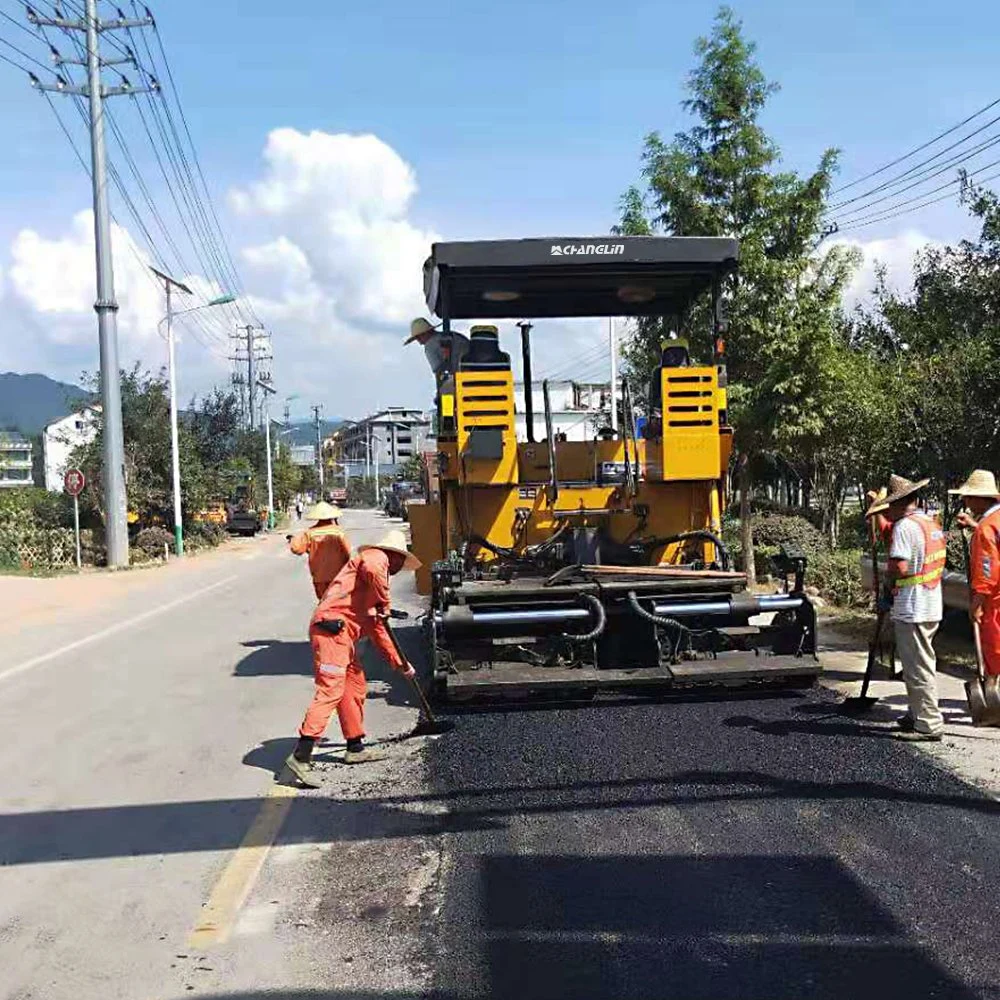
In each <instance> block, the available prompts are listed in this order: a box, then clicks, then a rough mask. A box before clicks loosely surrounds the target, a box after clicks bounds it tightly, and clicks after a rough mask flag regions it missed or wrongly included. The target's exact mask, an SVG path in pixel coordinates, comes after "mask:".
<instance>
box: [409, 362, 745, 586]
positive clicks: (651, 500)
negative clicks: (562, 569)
mask: <svg viewBox="0 0 1000 1000" xmlns="http://www.w3.org/2000/svg"><path fill="white" fill-rule="evenodd" d="M659 377H660V378H661V379H662V385H663V399H664V401H665V405H664V410H663V421H662V424H663V433H662V435H661V436H659V437H656V438H651V439H644V438H638V439H635V440H631V441H629V440H610V441H609V440H593V441H561V442H553V447H554V451H555V479H556V483H557V486H556V488H555V490H554V489H553V486H552V481H551V469H552V466H551V464H550V457H549V444H548V442H546V441H541V442H524V441H522V442H518V441H517V440H516V438H515V409H514V382H513V377H512V375H511V373H510V372H487V373H481V372H459V373H458V374H457V375H456V376H455V380H454V394H451V393H444V394H442V396H441V397H440V402H439V406H440V412H439V422H441V423H444V422H446V421H447V418H449V417H453V418H454V425H455V431H454V434H453V436H452V437H451V439H450V440H448V439H446V438H442V439H439V451H438V461H439V473H440V481H441V500H440V502H438V503H427V504H420V505H419V513H417V520H413V515H414V512H416V510H417V508H416V507H414V508H411V533H412V537H413V550H414V552H415V554H416V555H417V556H418V557H419V558H420V560H421V561H422V562H423V563H424V565H425V567H426V566H429V565H431V564H432V563H433V562H435V561H437V560H439V559H443V558H444V557H445V556H446V555H447V553H448V552H451V551H457V550H458V549H460V548H461V547H462V544H463V541H465V540H466V539H468V538H470V537H476V538H480V539H482V540H484V541H485V542H486V543H488V545H491V546H495V547H499V548H503V549H514V550H515V551H516V550H517V549H518V548H522V549H523V548H526V547H530V546H534V545H539V544H541V543H543V542H545V541H546V540H547V539H549V538H551V536H552V535H553V533H554V532H555V531H556V530H557V529H558V528H559V527H560V526H562V525H563V524H568V525H569V526H571V527H582V528H595V529H600V530H602V532H604V533H606V535H607V536H608V537H609V538H611V539H612V540H613V541H616V542H620V543H622V544H624V543H626V542H627V541H628V540H630V539H632V538H635V537H637V536H640V537H647V536H648V537H665V536H670V535H678V534H682V533H684V532H688V531H692V530H707V531H711V532H713V533H715V534H718V533H719V532H720V531H721V529H722V524H721V512H722V509H723V505H724V489H725V479H726V467H727V465H728V462H729V451H730V446H729V443H730V441H731V431H730V429H729V428H728V427H727V426H725V424H724V422H723V416H724V413H725V408H726V392H725V389H723V388H720V387H719V379H718V372H717V370H716V369H715V368H714V367H699V368H676V369H675V368H663V369H661V370H660V373H659ZM481 430H489V431H493V432H495V437H496V436H498V437H499V441H500V444H501V446H502V447H501V451H500V453H499V456H498V457H494V458H485V457H478V456H477V455H476V454H475V449H474V447H473V440H474V435H475V433H476V432H477V431H481ZM494 454H496V452H494ZM626 463H628V464H629V465H630V466H631V468H632V469H634V470H637V475H636V477H635V478H636V480H637V482H636V483H635V487H634V489H633V490H632V491H628V490H627V489H626V486H625V485H624V484H622V483H614V484H602V482H601V474H600V473H601V470H602V469H603V468H605V467H607V465H608V464H611V465H614V466H617V467H621V466H624V465H626ZM553 493H555V499H554V501H553V499H552V497H553ZM712 550H713V545H712V543H711V542H708V541H702V540H699V541H697V542H694V543H692V542H683V543H682V542H675V543H672V544H668V545H665V546H662V547H660V548H658V549H656V550H654V551H653V553H652V554H651V559H650V563H649V564H650V565H654V566H656V565H671V564H675V563H678V562H681V561H686V560H689V559H690V558H691V557H692V556H694V557H695V558H697V559H700V560H702V561H704V562H706V563H709V562H711V561H712V559H713V558H714V553H713V551H712ZM476 558H477V559H479V560H481V561H483V562H485V563H488V562H491V561H493V560H494V558H495V555H494V553H493V552H491V550H490V548H489V547H488V546H484V545H480V546H479V551H478V553H477V555H476ZM417 583H418V590H419V592H420V593H422V594H428V593H430V586H431V581H430V575H429V573H428V572H426V571H425V572H423V573H421V574H419V576H418V580H417Z"/></svg>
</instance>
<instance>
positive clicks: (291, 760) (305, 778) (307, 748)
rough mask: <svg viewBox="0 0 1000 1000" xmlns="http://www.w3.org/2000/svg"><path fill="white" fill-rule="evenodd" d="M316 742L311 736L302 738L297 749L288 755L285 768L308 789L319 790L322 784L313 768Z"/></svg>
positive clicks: (296, 746)
mask: <svg viewBox="0 0 1000 1000" xmlns="http://www.w3.org/2000/svg"><path fill="white" fill-rule="evenodd" d="M315 745H316V740H315V739H314V738H313V737H311V736H300V737H299V742H298V743H296V744H295V749H294V750H293V751H292V752H291V753H290V754H289V755H288V759H287V760H286V761H285V767H287V768H288V770H289V771H291V772H292V774H294V775H295V777H296V778H298V779H299V781H301V782H302V784H303V785H305V786H306V788H319V787H320V786H321V784H322V782H321V781H320V780H319V778H318V777H317V776H316V772H315V771H314V770H313V766H312V752H313V747H314V746H315Z"/></svg>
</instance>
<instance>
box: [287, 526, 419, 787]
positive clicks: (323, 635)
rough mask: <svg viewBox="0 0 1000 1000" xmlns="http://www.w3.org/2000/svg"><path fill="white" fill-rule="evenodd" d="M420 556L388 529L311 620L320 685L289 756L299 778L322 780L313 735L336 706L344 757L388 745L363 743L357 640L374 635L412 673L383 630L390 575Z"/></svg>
mask: <svg viewBox="0 0 1000 1000" xmlns="http://www.w3.org/2000/svg"><path fill="white" fill-rule="evenodd" d="M419 566H420V560H419V559H417V557H416V556H415V555H413V553H412V552H409V551H407V548H406V540H405V539H404V538H403V533H402V532H401V531H390V532H389V533H388V534H387V535H386V536H385V538H383V539H382V540H381V541H379V542H376V543H375V544H374V545H362V546H361V547H360V548H359V550H358V554H357V555H356V556H354V557H353V558H352V559H351V560H350V561H349V562H348V563H347V565H346V566H344V568H343V569H342V570H341V571H340V572H339V573H338V574H337V577H336V579H335V580H334V581H333V583H331V584H330V587H329V589H328V590H327V592H326V595H325V596H324V597H323V600H322V601H320V603H319V605H318V607H317V608H316V610H315V612H313V616H312V621H310V623H309V641H310V643H311V645H312V653H313V676H314V678H315V681H316V692H315V694H314V695H313V700H312V704H310V706H309V708H308V709H307V711H306V715H305V718H304V719H303V720H302V725H301V726H300V727H299V741H298V743H297V744H296V746H295V749H294V750H293V751H292V753H291V754H290V755H289V757H288V760H287V761H286V762H285V763H286V764H287V766H288V768H289V770H290V771H291V772H292V773H293V774H294V775H295V777H296V778H298V779H299V781H301V782H302V784H304V785H306V786H307V787H309V788H319V786H320V782H319V781H318V779H317V778H316V776H315V774H314V773H313V769H312V753H313V748H314V747H315V745H316V741H317V740H318V739H319V738H320V737H321V736H322V735H323V733H324V732H325V731H326V727H327V725H328V723H329V721H330V716H331V715H332V714H333V713H334V712H336V713H337V716H338V717H339V719H340V728H341V730H342V731H343V733H344V739H345V740H347V751H346V753H345V754H344V763H345V764H361V763H364V762H366V761H371V760H379V759H381V758H382V757H384V756H385V754H384V752H382V751H379V750H374V749H372V748H370V747H366V746H365V743H364V739H365V694H366V688H367V685H366V681H365V674H364V670H363V669H362V667H361V664H360V662H359V661H358V656H357V643H358V640H359V639H360V638H361V637H362V636H366V637H367V638H369V639H371V641H372V642H373V643H374V644H375V647H376V648H377V649H378V651H379V652H380V653H381V654H382V655H383V656H384V657H385V659H386V660H387V661H388V662H389V665H390V666H391V667H393V668H394V669H395V670H398V671H400V672H401V673H402V674H403V676H404V677H407V678H411V677H413V676H414V674H415V671H414V669H413V667H412V666H411V665H410V664H409V663H407V662H406V661H405V660H403V659H401V658H400V656H399V653H398V652H397V651H396V646H395V643H394V642H393V641H392V637H391V636H390V635H389V634H388V632H387V630H386V624H385V619H386V618H387V617H388V615H389V577H390V576H395V574H397V573H398V572H399V571H400V570H403V569H409V570H413V569H417V567H419Z"/></svg>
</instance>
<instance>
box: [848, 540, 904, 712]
mask: <svg viewBox="0 0 1000 1000" xmlns="http://www.w3.org/2000/svg"><path fill="white" fill-rule="evenodd" d="M869 540H870V541H871V553H872V587H873V589H874V593H875V605H876V608H877V607H878V599H879V578H878V545H877V544H876V541H875V525H874V524H872V525H871V526H870V528H869ZM887 614H888V612H886V611H876V615H877V617H876V619H875V634H874V635H873V636H872V641H871V642H870V643H869V644H868V662H867V663H866V664H865V677H864V680H863V681H862V682H861V694H859V695H856V696H855V697H853V698H845V699H844V700H843V701H842V702H841V703H840V705H839V706H838V708H837V712H838V714H839V715H864V713H865V712H870V711H871V710H872V709H873V708H874V707H875V706H876V705H877V704H878V701H879V699H878V698H872V697H870V696H869V694H868V685H869V684H871V682H872V680H873V678H874V677H875V672H876V669H878V670H879V672H880V679H882V678H881V671H882V667H881V663H880V662H879V655H878V654H879V642H880V640H881V638H882V626H883V625H884V624H885V619H886V615H887ZM893 659H895V657H893V656H892V655H891V654H890V665H889V678H888V679H890V680H891V679H892V662H891V661H892V660H893Z"/></svg>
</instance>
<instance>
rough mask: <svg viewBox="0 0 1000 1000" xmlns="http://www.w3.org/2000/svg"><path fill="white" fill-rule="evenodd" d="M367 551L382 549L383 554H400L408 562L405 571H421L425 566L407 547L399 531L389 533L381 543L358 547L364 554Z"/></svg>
mask: <svg viewBox="0 0 1000 1000" xmlns="http://www.w3.org/2000/svg"><path fill="white" fill-rule="evenodd" d="M365 549H381V550H382V551H383V552H398V553H399V554H400V555H401V556H405V557H406V561H405V562H404V563H403V569H420V567H421V566H422V565H423V563H421V561H420V560H419V559H418V558H417V557H416V556H415V555H414V554H413V553H412V552H411V551H410V550H409V549H408V548H407V547H406V538H405V537H404V535H403V533H402V532H401V531H399V530H393V531H390V532H388V533H387V534H385V535H383V536H382V538H381V539H379V541H377V542H372V544H371V545H359V546H358V551H359V552H364V551H365Z"/></svg>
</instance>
